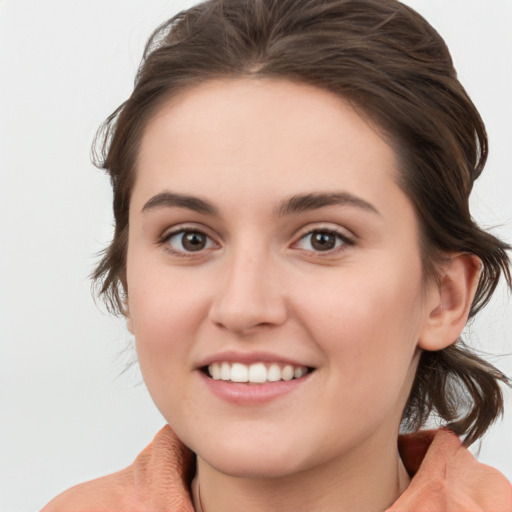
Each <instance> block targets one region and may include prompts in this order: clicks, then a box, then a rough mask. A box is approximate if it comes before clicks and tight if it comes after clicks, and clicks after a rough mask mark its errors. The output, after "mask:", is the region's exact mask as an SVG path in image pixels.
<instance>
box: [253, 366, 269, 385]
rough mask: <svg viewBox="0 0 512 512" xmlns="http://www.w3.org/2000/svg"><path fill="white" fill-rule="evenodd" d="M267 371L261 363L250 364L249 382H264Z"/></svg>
mask: <svg viewBox="0 0 512 512" xmlns="http://www.w3.org/2000/svg"><path fill="white" fill-rule="evenodd" d="M266 381H267V369H266V368H265V365H264V364H263V363H256V364H251V366H249V382H266Z"/></svg>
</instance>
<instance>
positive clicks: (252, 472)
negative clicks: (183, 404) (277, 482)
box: [196, 440, 306, 478]
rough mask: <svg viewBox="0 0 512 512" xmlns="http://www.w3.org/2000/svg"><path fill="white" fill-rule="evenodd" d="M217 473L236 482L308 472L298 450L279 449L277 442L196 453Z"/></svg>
mask: <svg viewBox="0 0 512 512" xmlns="http://www.w3.org/2000/svg"><path fill="white" fill-rule="evenodd" d="M196 453H197V455H198V457H200V458H201V459H202V460H203V461H204V462H206V463H207V464H208V465H209V466H211V467H212V468H214V469H215V470H216V471H219V472H220V473H223V474H225V475H229V476H232V477H237V478H281V477H285V476H288V475H291V474H294V473H297V472H299V471H302V470H304V469H306V468H305V467H304V466H305V465H306V464H303V463H301V461H300V457H299V454H298V453H297V450H296V448H295V449H293V448H292V447H290V448H288V449H287V448H285V447H283V446H282V445H281V446H279V442H278V441H277V440H276V441H274V442H273V443H272V444H270V446H269V445H262V443H251V444H250V445H249V446H248V445H247V444H245V445H242V446H240V445H239V444H236V443H230V444H229V446H221V445H217V448H216V449H212V447H211V446H208V447H205V450H204V451H203V450H201V448H200V449H199V450H198V451H197V452H196Z"/></svg>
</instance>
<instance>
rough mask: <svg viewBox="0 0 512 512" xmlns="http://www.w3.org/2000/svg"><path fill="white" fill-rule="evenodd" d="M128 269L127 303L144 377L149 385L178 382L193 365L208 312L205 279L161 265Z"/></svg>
mask: <svg viewBox="0 0 512 512" xmlns="http://www.w3.org/2000/svg"><path fill="white" fill-rule="evenodd" d="M150 267H151V266H150ZM153 268H156V266H155V267H153ZM129 270H131V274H130V275H128V282H129V294H128V295H129V300H128V304H129V311H130V317H131V320H132V322H133V328H134V336H135V341H136V347H137V355H138V358H139V363H140V367H141V370H142V373H143V375H144V379H145V381H146V383H147V384H148V387H150V385H151V382H152V381H156V380H157V379H160V380H162V379H164V380H165V381H167V380H169V379H170V378H171V379H173V380H175V381H176V382H177V381H178V379H179V376H180V375H181V373H183V372H184V371H185V370H187V369H188V368H190V365H191V358H190V350H191V347H192V346H193V343H194V337H195V336H196V335H197V329H199V328H201V325H202V323H203V322H204V319H205V317H206V314H207V307H206V305H205V301H204V294H205V290H204V289H201V284H200V283H201V282H202V280H201V279H195V278H191V277H190V276H188V277H187V278H186V279H180V277H179V274H178V275H177V274H176V273H172V272H171V271H170V270H169V271H168V272H166V271H165V269H162V268H159V270H158V272H157V271H156V270H155V271H151V270H150V269H148V268H147V267H145V268H142V267H141V268H140V269H137V268H136V267H133V268H131V269H130V267H129ZM191 282H193V283H194V286H191V285H190V283H191ZM171 368H172V369H173V371H169V370H170V369H171Z"/></svg>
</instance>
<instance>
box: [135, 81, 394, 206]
mask: <svg viewBox="0 0 512 512" xmlns="http://www.w3.org/2000/svg"><path fill="white" fill-rule="evenodd" d="M397 168H398V166H397V160H396V155H395V153H394V151H393V150H392V148H391V147H390V146H389V145H388V144H387V143H386V142H385V140H384V139H383V138H382V137H381V136H380V134H379V133H378V131H377V130H376V129H375V127H373V126H372V125H371V124H370V123H369V122H368V121H367V120H366V119H363V118H362V117H361V116H360V115H359V114H358V113H357V112H356V111H355V110H354V109H353V108H352V107H351V106H350V105H349V104H348V102H346V101H344V100H343V99H341V98H340V97H338V96H336V95H334V94H333V93H330V92H328V91H325V90H323V89H319V88H316V87H313V86H310V85H305V84H302V83H295V82H291V81H288V80H283V79H279V80H277V79H267V78H264V79H254V78H250V79H229V80H212V81H209V82H206V83H203V84H200V85H198V86H195V87H193V88H191V89H188V90H186V91H184V92H183V93H181V94H180V95H178V96H177V97H175V98H173V99H172V100H170V101H168V102H167V103H165V104H164V105H163V106H162V107H161V108H160V109H159V110H158V111H157V113H156V114H155V115H154V117H153V118H152V119H151V120H150V121H149V123H148V125H147V127H146V129H145V131H144V134H143V137H142V141H141V147H140V153H139V157H138V162H137V178H136V183H135V190H134V195H141V196H146V197H147V196H149V195H152V194H155V193H158V192H159V191H161V190H162V189H165V188H169V187H171V188H173V189H176V188H178V189H180V187H181V188H185V189H187V190H183V191H184V192H190V190H188V189H190V187H192V186H193V187H194V188H195V190H194V192H196V193H198V192H199V193H201V192H206V191H209V192H212V191H213V192H216V193H218V194H222V193H223V192H226V194H227V193H228V192H229V190H230V189H231V188H232V187H233V186H236V187H237V191H236V192H237V197H238V198H244V199H245V200H247V201H249V202H250V201H251V198H257V196H261V195H264V196H265V197H268V196H270V195H272V194H271V192H273V191H275V192H276V194H277V193H278V192H279V193H284V191H286V192H287V195H293V194H300V193H304V192H308V191H310V190H312V189H315V190H323V191H328V190H332V189H340V187H341V188H344V189H345V188H348V189H350V190H349V191H350V192H351V193H354V194H357V195H360V196H365V195H366V196H370V197H369V198H371V196H372V195H373V194H375V193H377V192H379V193H386V191H388V193H391V192H392V193H393V194H396V193H397V190H395V189H396V188H397V187H396V184H395V181H396V180H395V177H396V173H397ZM212 187H213V190H212ZM388 189H393V190H388ZM178 191H180V190H178ZM225 197H226V196H225ZM134 199H137V198H134ZM260 199H261V197H260ZM141 200H142V199H141Z"/></svg>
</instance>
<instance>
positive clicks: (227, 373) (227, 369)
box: [220, 363, 231, 380]
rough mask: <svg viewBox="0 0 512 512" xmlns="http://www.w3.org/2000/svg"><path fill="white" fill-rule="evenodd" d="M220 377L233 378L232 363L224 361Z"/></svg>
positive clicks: (223, 378) (224, 378)
mask: <svg viewBox="0 0 512 512" xmlns="http://www.w3.org/2000/svg"><path fill="white" fill-rule="evenodd" d="M220 378H221V379H222V380H231V365H230V364H229V363H222V365H221V367H220Z"/></svg>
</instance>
